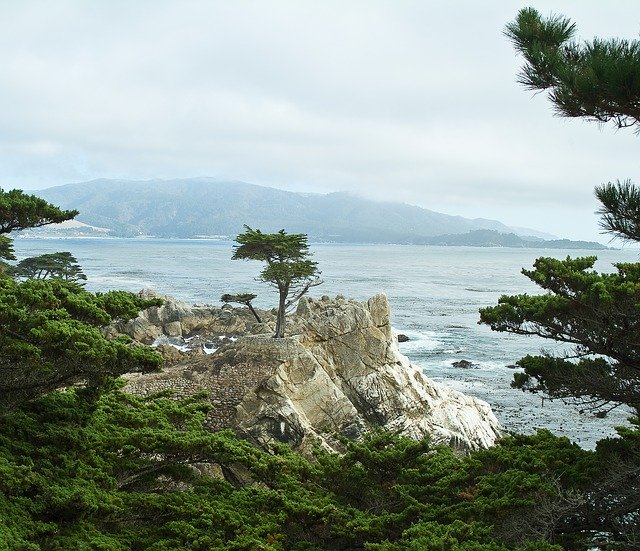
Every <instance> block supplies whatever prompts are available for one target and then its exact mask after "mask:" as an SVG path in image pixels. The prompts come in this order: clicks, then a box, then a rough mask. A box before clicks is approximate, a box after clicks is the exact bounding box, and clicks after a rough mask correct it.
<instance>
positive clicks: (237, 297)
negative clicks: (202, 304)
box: [220, 293, 262, 323]
mask: <svg viewBox="0 0 640 551" xmlns="http://www.w3.org/2000/svg"><path fill="white" fill-rule="evenodd" d="M257 296H258V295H255V294H254V293H236V294H230V293H225V294H224V295H222V296H221V297H220V301H221V302H226V303H229V302H236V303H238V304H244V305H245V306H246V307H247V308H249V310H250V311H251V313H252V314H253V317H254V318H256V321H257V322H258V323H262V320H261V319H260V316H259V315H258V312H256V310H255V308H254V307H253V304H251V301H252V300H253V299H255V298H256V297H257Z"/></svg>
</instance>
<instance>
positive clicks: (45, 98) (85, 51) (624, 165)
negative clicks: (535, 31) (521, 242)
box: [0, 0, 640, 243]
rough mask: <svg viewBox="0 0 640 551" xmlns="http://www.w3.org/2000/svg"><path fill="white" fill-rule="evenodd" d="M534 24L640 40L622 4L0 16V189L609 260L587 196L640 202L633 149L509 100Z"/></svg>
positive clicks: (49, 10) (20, 5)
mask: <svg viewBox="0 0 640 551" xmlns="http://www.w3.org/2000/svg"><path fill="white" fill-rule="evenodd" d="M529 5H531V6H533V7H535V8H537V9H538V10H539V11H541V12H542V13H543V14H545V15H548V14H550V13H556V14H562V15H564V16H566V17H569V18H570V19H571V20H572V21H574V22H575V23H576V25H577V37H578V39H579V40H591V39H592V38H594V37H595V36H598V37H601V38H610V37H620V38H629V39H634V38H637V36H638V31H639V30H640V5H637V4H634V3H630V2H624V1H622V0H613V1H611V2H608V3H606V5H603V4H602V3H601V2H597V1H595V0H588V1H578V0H557V1H551V0H543V1H538V2H521V1H515V2H514V1H511V0H499V1H496V2H492V3H490V4H489V5H486V4H478V3H476V2H471V1H470V0H465V1H461V2H458V3H455V4H446V5H443V4H442V3H436V2H428V1H427V2H417V1H412V0H405V1H394V2H391V1H388V0H381V1H377V2H368V1H364V0H354V1H352V2H349V3H339V2H336V1H332V0H329V1H327V2H324V3H322V4H318V3H314V2H304V1H302V2H293V1H287V0H267V1H265V2H255V1H249V0H246V1H239V2H234V3H230V2H223V1H217V0H213V1H200V0H185V1H184V2H179V3H178V2H170V1H164V0H160V1H157V2H151V1H150V0H141V1H140V2H135V3H125V2H118V1H116V2H109V3H102V2H95V3H88V2H80V1H78V0H61V1H60V2H56V3H55V4H51V3H46V2H42V1H30V0H26V1H24V2H15V3H3V4H2V5H1V6H0V16H1V17H0V29H1V30H2V33H0V60H1V61H2V63H3V67H4V68H5V70H4V71H3V72H2V74H0V82H1V83H2V86H0V102H1V103H0V104H1V105H2V106H3V108H2V109H0V187H2V188H4V189H12V188H20V189H24V190H27V191H29V190H37V189H46V188H49V187H53V186H58V185H64V184H68V183H74V182H83V181H88V180H92V179H100V178H107V179H133V180H148V179H155V178H159V179H173V178H189V177H198V176H200V177H212V178H216V179H219V180H227V181H228V180H239V181H244V182H248V183H251V184H255V185H261V186H267V187H274V188H278V189H285V190H290V191H299V192H316V193H330V192H334V191H346V192H350V193H353V194H355V195H358V196H361V197H365V198H369V199H374V200H387V201H397V202H404V203H407V204H410V205H416V206H420V207H423V208H426V209H429V210H433V211H436V212H442V213H445V214H450V215H459V216H463V217H466V218H488V219H493V220H499V221H500V222H503V223H504V224H507V225H509V226H519V227H523V226H524V227H529V228H532V229H535V230H538V231H543V232H548V233H550V234H554V235H558V236H560V237H567V238H570V239H576V240H587V241H599V242H602V243H607V242H608V241H609V237H608V236H607V235H602V234H601V233H600V230H599V228H598V217H597V215H596V214H595V213H594V212H595V211H596V209H597V206H598V205H597V201H596V199H595V197H594V196H593V188H594V186H596V185H598V184H602V183H604V182H608V181H615V180H616V179H619V180H624V179H627V178H629V179H631V180H632V181H634V182H636V183H640V164H639V163H640V160H639V159H638V154H637V153H638V143H637V139H638V136H637V135H635V134H634V133H633V132H632V131H625V130H620V131H616V130H615V129H614V128H612V127H611V126H598V125H596V124H591V123H587V122H585V121H581V120H577V119H573V120H569V119H562V118H558V117H555V116H554V115H553V109H552V107H551V105H550V103H549V101H548V100H547V98H546V95H545V94H538V95H535V94H532V93H531V92H528V91H526V90H524V89H523V88H522V87H521V86H519V85H518V84H517V82H516V75H517V73H518V71H519V69H520V67H521V64H522V60H521V59H520V58H519V57H518V56H517V55H516V53H515V51H514V49H513V47H512V45H511V44H510V43H509V41H508V40H507V39H506V38H505V37H504V35H503V31H504V27H505V25H506V24H507V23H508V22H509V21H512V20H513V19H514V18H515V16H516V14H517V12H518V10H519V9H520V8H522V7H526V6H529Z"/></svg>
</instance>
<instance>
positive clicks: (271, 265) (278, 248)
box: [232, 226, 322, 337]
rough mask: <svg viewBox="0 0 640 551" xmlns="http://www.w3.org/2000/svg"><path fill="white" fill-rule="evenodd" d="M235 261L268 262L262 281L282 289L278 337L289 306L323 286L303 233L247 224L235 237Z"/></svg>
mask: <svg viewBox="0 0 640 551" xmlns="http://www.w3.org/2000/svg"><path fill="white" fill-rule="evenodd" d="M235 241H236V243H237V245H235V246H234V251H233V257H232V258H233V259H234V260H259V261H262V262H264V263H265V266H264V268H263V269H262V271H261V272H260V280H261V281H263V282H265V283H268V284H270V285H272V286H273V287H275V288H276V289H277V290H278V295H279V298H278V313H277V319H276V330H275V334H274V337H284V328H285V313H286V309H287V308H288V307H289V306H290V305H291V304H293V303H295V302H296V301H297V300H299V299H300V298H301V297H302V296H303V295H304V294H305V293H306V292H307V291H308V290H309V289H310V288H311V287H313V286H316V285H320V283H322V281H321V280H320V277H319V276H320V271H319V270H318V263H317V262H314V261H313V260H311V258H310V257H311V253H310V252H309V245H308V244H307V236H306V235H305V234H303V233H286V232H285V231H284V230H280V231H279V232H277V233H262V232H261V231H260V230H257V229H256V230H254V229H252V228H250V227H249V226H245V231H244V233H241V234H239V235H238V236H237V237H236V239H235Z"/></svg>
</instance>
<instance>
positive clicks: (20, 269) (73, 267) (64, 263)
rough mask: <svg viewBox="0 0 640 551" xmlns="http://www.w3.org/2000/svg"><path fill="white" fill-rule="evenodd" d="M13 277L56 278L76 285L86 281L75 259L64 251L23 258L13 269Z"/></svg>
mask: <svg viewBox="0 0 640 551" xmlns="http://www.w3.org/2000/svg"><path fill="white" fill-rule="evenodd" d="M13 275H14V276H16V277H20V278H25V279H47V278H56V279H64V280H65V281H75V282H76V283H78V282H79V281H80V280H86V279H87V276H86V275H85V274H84V272H83V271H82V268H81V267H80V265H79V264H78V261H77V260H76V258H75V257H74V256H73V255H72V254H71V253H70V252H66V251H65V252H57V253H47V254H41V255H39V256H33V257H29V258H25V259H24V260H21V261H20V262H18V264H17V265H16V266H15V268H13Z"/></svg>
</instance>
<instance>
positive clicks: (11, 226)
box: [0, 188, 78, 260]
mask: <svg viewBox="0 0 640 551" xmlns="http://www.w3.org/2000/svg"><path fill="white" fill-rule="evenodd" d="M77 214H78V211H76V210H61V209H59V208H58V207H56V206H54V205H51V204H50V203H47V202H46V201H45V200H44V199H41V198H40V197H36V196H35V195H26V194H25V193H23V192H22V191H20V190H18V189H13V190H11V191H4V190H3V189H2V188H0V259H3V258H4V259H6V260H14V259H15V257H14V255H13V248H12V246H11V241H10V239H9V238H8V237H7V236H6V235H4V234H8V233H10V232H12V231H16V230H24V229H27V228H37V227H40V226H45V225H47V224H53V223H57V222H64V221H65V220H70V219H71V218H73V217H75V216H76V215H77Z"/></svg>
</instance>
